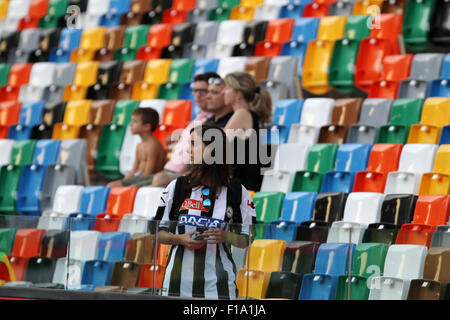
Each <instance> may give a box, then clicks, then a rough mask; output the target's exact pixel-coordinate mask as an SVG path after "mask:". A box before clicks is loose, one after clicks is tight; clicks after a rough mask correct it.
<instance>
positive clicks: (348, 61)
mask: <svg viewBox="0 0 450 320" xmlns="http://www.w3.org/2000/svg"><path fill="white" fill-rule="evenodd" d="M368 18H369V17H368V16H349V17H348V18H347V25H346V27H345V36H344V39H342V40H338V41H336V43H335V44H334V48H333V55H332V57H331V61H330V68H329V80H328V82H329V84H330V85H331V86H332V87H333V88H335V89H336V90H338V91H341V92H344V93H350V92H352V91H353V90H354V89H355V88H356V87H355V85H354V81H353V76H354V71H355V64H356V58H357V57H358V51H359V44H360V41H361V39H363V38H367V37H368V36H369V35H370V29H369V28H368V27H367V20H368Z"/></svg>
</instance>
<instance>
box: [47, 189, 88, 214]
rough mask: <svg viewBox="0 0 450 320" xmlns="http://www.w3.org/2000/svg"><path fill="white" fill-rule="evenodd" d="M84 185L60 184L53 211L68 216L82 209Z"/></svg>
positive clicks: (54, 199)
mask: <svg viewBox="0 0 450 320" xmlns="http://www.w3.org/2000/svg"><path fill="white" fill-rule="evenodd" d="M83 190H84V187H83V186H75V185H73V186H59V187H58V189H56V193H55V197H54V198H53V212H57V213H62V214H64V215H66V216H68V215H69V214H71V213H77V212H79V211H80V204H81V195H82V193H83Z"/></svg>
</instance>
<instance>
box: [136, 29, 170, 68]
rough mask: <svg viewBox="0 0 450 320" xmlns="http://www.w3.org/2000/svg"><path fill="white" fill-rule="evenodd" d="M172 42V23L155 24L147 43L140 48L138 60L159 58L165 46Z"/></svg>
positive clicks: (149, 33)
mask: <svg viewBox="0 0 450 320" xmlns="http://www.w3.org/2000/svg"><path fill="white" fill-rule="evenodd" d="M171 42H172V25H170V24H167V23H165V24H154V25H152V26H151V27H150V30H149V32H148V38H147V45H146V46H145V47H143V48H140V49H139V50H138V53H137V59H138V60H150V59H158V58H160V57H161V53H162V51H163V48H165V47H168V46H170V44H171Z"/></svg>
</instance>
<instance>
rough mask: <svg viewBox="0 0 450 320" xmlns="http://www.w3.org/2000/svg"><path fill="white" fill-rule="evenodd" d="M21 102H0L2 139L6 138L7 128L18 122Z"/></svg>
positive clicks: (0, 131)
mask: <svg viewBox="0 0 450 320" xmlns="http://www.w3.org/2000/svg"><path fill="white" fill-rule="evenodd" d="M21 107H22V103H20V102H16V101H8V102H0V134H1V137H2V138H3V139H7V138H8V133H9V130H10V128H11V127H12V126H14V125H16V124H18V122H19V115H20V109H21Z"/></svg>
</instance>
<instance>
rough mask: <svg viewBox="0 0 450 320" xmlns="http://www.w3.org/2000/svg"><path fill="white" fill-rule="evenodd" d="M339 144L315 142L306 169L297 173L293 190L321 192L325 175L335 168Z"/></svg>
mask: <svg viewBox="0 0 450 320" xmlns="http://www.w3.org/2000/svg"><path fill="white" fill-rule="evenodd" d="M337 150H338V145H335V144H315V145H313V146H312V147H311V149H310V150H309V154H308V162H307V166H306V170H302V171H298V172H297V173H296V174H295V177H294V182H293V186H292V191H303V192H317V193H318V192H320V190H321V187H322V181H323V176H324V174H325V173H326V172H328V171H331V170H333V168H334V163H335V159H336V154H337Z"/></svg>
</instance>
